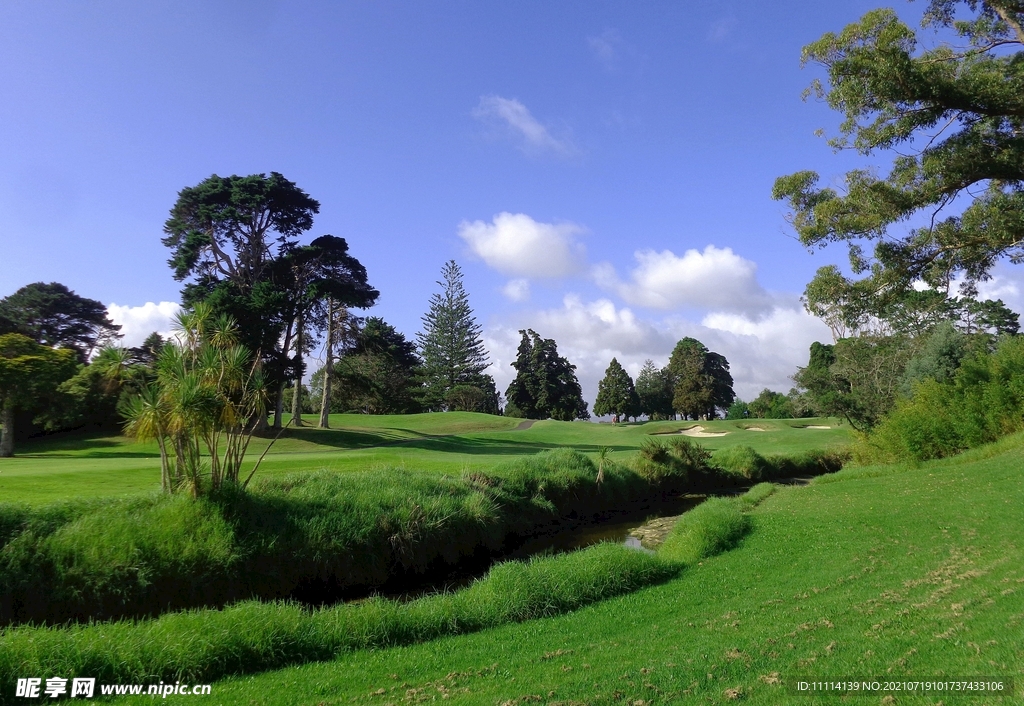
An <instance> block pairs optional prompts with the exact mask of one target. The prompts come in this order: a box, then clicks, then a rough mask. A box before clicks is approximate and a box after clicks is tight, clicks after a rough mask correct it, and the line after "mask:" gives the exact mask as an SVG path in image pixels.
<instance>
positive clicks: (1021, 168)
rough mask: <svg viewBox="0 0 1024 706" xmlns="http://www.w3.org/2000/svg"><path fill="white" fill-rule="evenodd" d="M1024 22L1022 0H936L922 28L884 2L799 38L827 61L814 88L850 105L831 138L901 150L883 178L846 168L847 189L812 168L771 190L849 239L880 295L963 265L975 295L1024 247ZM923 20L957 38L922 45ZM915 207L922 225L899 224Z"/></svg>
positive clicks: (812, 222)
mask: <svg viewBox="0 0 1024 706" xmlns="http://www.w3.org/2000/svg"><path fill="white" fill-rule="evenodd" d="M1022 27H1024V6H1022V5H1021V3H1019V2H1017V1H1016V0H968V1H966V2H957V0H931V2H930V3H929V5H928V9H927V11H926V12H925V15H924V22H923V31H922V32H917V31H915V30H914V29H912V28H911V27H909V26H907V25H906V24H905V23H904V22H902V21H901V20H900V19H899V18H898V17H897V15H896V13H895V12H894V11H893V10H891V9H879V10H873V11H871V12H869V13H867V14H866V15H864V17H862V18H861V20H860V21H859V22H855V23H853V24H851V25H849V26H847V27H846V28H845V29H844V30H843V31H842V32H840V33H839V34H834V33H831V32H830V33H828V34H825V35H824V36H823V37H822V38H821V39H819V40H818V41H817V42H814V43H812V44H810V45H809V46H807V47H805V48H804V53H803V60H804V61H805V62H815V63H817V64H820V65H821V66H823V67H824V68H825V70H826V71H827V73H828V81H827V85H822V84H820V83H817V82H815V84H814V85H813V86H812V91H813V92H814V93H816V94H817V95H818V96H819V97H821V98H823V99H824V100H825V101H826V102H827V103H828V105H829V106H830V107H832V108H833V109H835V110H837V111H839V112H840V113H842V114H843V116H844V120H843V122H842V124H841V125H840V128H839V134H838V135H837V136H836V137H835V138H833V139H832V140H831V141H830V142H831V144H832V145H833V146H834V147H836V148H851V149H854V150H856V151H858V152H860V153H861V154H863V155H872V154H875V153H877V152H879V151H883V150H888V151H890V153H895V154H896V156H895V158H894V159H893V162H892V167H891V169H890V171H889V173H888V174H886V175H884V176H877V175H876V173H875V172H874V170H872V169H870V168H863V169H855V170H853V171H850V172H848V173H847V174H846V177H845V179H844V180H843V181H844V183H843V188H842V189H841V190H839V189H834V188H828V187H826V188H819V187H818V186H817V183H818V181H819V177H818V175H817V174H816V173H814V172H807V171H804V172H797V173H795V174H792V175H789V176H786V177H781V178H779V179H778V180H777V181H776V183H775V187H774V191H773V194H774V196H775V198H777V199H783V200H785V201H786V202H787V203H788V204H789V206H790V207H791V208H792V209H793V215H792V222H793V225H794V227H795V228H796V230H797V233H798V234H799V236H800V239H801V241H802V242H803V243H805V244H806V245H809V246H824V245H827V244H829V243H833V242H844V243H847V244H848V245H849V249H850V257H851V261H852V263H853V266H854V270H855V271H856V272H858V273H865V272H868V273H869V275H868V280H869V285H868V287H867V289H868V290H870V291H871V292H873V293H875V294H878V295H880V296H882V297H884V296H886V295H887V293H889V292H901V291H905V290H907V289H909V288H910V285H911V284H912V283H913V282H914V281H915V280H923V281H924V282H926V283H927V284H929V285H931V286H932V287H933V288H935V289H937V290H939V291H945V290H946V289H947V287H948V286H949V285H950V283H951V282H952V281H953V279H954V278H956V277H962V278H963V280H964V281H965V283H966V285H967V286H966V288H965V290H964V291H965V292H966V293H970V292H971V291H972V289H973V284H974V283H976V282H978V281H980V280H984V279H985V278H986V277H987V276H988V273H989V272H990V270H991V268H992V266H993V265H994V264H995V263H996V262H997V261H998V260H999V259H1001V258H1004V257H1008V258H1010V259H1011V260H1013V261H1019V260H1020V259H1022V258H1024V248H1022V246H1021V243H1022V242H1024V217H1022V216H1024V188H1022V187H1024V142H1022V141H1021V138H1020V134H1021V130H1022V129H1024V62H1022V61H1021V57H1022V56H1024V53H1022V52H1021V46H1022V45H1024V28H1022ZM928 29H937V30H939V31H940V34H939V35H938V36H939V37H941V38H943V39H944V38H946V37H949V36H950V35H951V34H955V35H958V37H957V40H958V44H959V45H957V44H955V43H954V42H953V41H939V42H937V43H936V44H935V45H934V46H931V47H928V48H923V49H922V48H921V46H922V40H923V39H924V37H923V35H924V33H925V31H926V30H928ZM954 202H956V203H958V204H961V203H962V204H965V207H964V208H961V209H952V210H951V209H948V208H947V207H949V206H950V205H951V204H953V203H954ZM908 219H913V220H914V221H916V222H919V223H923V224H922V225H920V226H917V227H910V228H907V229H906V230H905V231H904V232H900V231H899V230H898V227H899V226H901V224H903V223H905V222H906V221H907V220H908ZM912 222H913V221H912ZM871 243H873V244H874V252H873V253H871V254H870V255H868V254H867V253H865V252H864V249H863V246H864V245H865V244H871Z"/></svg>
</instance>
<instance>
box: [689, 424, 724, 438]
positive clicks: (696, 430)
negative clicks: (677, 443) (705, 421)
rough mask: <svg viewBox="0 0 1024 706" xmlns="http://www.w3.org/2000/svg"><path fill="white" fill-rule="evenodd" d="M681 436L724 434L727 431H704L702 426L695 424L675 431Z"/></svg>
mask: <svg viewBox="0 0 1024 706" xmlns="http://www.w3.org/2000/svg"><path fill="white" fill-rule="evenodd" d="M676 433H677V434H682V435H683V436H725V435H726V434H728V433H729V432H727V431H704V427H702V426H696V427H690V428H689V429H681V430H679V431H677V432H676Z"/></svg>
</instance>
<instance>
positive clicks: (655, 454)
mask: <svg viewBox="0 0 1024 706" xmlns="http://www.w3.org/2000/svg"><path fill="white" fill-rule="evenodd" d="M710 459H711V454H710V453H709V452H708V451H707V450H706V449H705V448H704V447H703V446H701V445H700V444H696V443H694V442H692V441H690V440H689V439H684V438H682V437H675V438H673V439H672V440H671V441H669V442H668V443H667V444H665V443H663V442H662V441H660V440H658V439H652V438H651V437H647V438H646V439H644V440H643V442H642V443H641V444H640V451H639V453H638V454H637V455H636V457H635V458H634V460H633V469H634V470H635V471H636V472H637V473H638V474H640V475H641V476H643V477H644V478H646V479H648V480H651V481H655V482H661V481H665V480H668V479H678V480H681V481H685V480H687V479H689V478H690V477H691V476H693V475H695V474H700V473H705V472H706V471H707V469H708V461H709V460H710Z"/></svg>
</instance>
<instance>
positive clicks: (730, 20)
mask: <svg viewBox="0 0 1024 706" xmlns="http://www.w3.org/2000/svg"><path fill="white" fill-rule="evenodd" d="M735 27H736V17H734V16H732V15H730V16H729V17H723V18H722V19H720V20H717V21H716V22H712V23H711V28H710V29H708V35H707V36H708V41H710V42H720V41H722V40H723V39H725V38H726V37H728V36H729V35H730V34H732V31H733V29H734V28H735Z"/></svg>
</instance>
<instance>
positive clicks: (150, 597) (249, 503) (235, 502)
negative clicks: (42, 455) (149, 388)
mask: <svg viewBox="0 0 1024 706" xmlns="http://www.w3.org/2000/svg"><path fill="white" fill-rule="evenodd" d="M596 479H597V468H595V466H594V464H593V462H592V461H591V460H590V459H589V458H587V457H586V456H584V455H582V454H580V453H578V452H575V451H571V450H568V449H558V450H554V451H550V452H545V453H542V454H538V455H536V456H532V457H525V458H518V459H515V460H513V461H510V462H507V463H506V464H504V465H502V466H500V467H498V468H497V469H495V471H494V472H492V473H491V474H483V473H468V474H464V475H461V476H458V477H452V476H442V475H439V474H434V473H422V472H421V473H417V472H413V471H406V470H400V469H386V470H379V471H367V472H364V473H358V474H356V473H350V474H339V473H330V472H326V471H321V472H316V473H307V474H294V475H291V476H284V477H280V478H270V479H265V480H263V481H261V482H259V483H257V484H256V486H255V488H254V489H253V490H252V492H225V493H223V494H221V495H219V496H217V497H213V498H205V499H201V500H199V501H193V500H191V499H189V498H186V497H180V496H174V497H149V498H142V499H130V500H115V501H106V502H101V501H93V502H80V503H71V504H63V505H56V506H47V507H44V508H40V509H31V508H27V507H19V506H5V507H3V508H0V518H2V519H0V619H2V620H3V621H4V622H5V623H18V622H25V621H46V622H51V623H58V622H63V621H66V620H81V619H86V618H98V619H108V618H116V617H120V616H131V615H154V614H158V613H160V612H163V611H167V610H176V609H182V608H188V607H198V606H217V605H224V604H227V603H229V602H232V601H236V600H242V599H247V598H259V599H262V600H276V599H282V598H289V597H290V598H298V599H300V600H304V601H308V602H313V603H317V602H322V601H325V600H334V599H337V598H338V597H341V596H344V595H348V594H351V593H352V592H354V591H366V590H368V589H371V588H378V587H381V586H385V585H386V584H387V583H388V582H389V581H392V582H395V581H401V582H402V583H403V584H408V583H409V582H410V581H411V580H414V579H415V577H416V576H418V575H429V574H430V573H431V572H435V571H440V570H443V569H445V567H450V566H452V565H455V564H457V563H459V562H462V561H466V560H476V561H484V562H486V561H487V560H488V558H489V557H490V556H492V555H495V554H498V553H500V552H502V551H505V550H507V549H508V548H509V547H510V542H512V543H514V542H515V541H517V540H518V539H520V538H522V537H527V536H530V535H531V534H535V533H538V532H541V531H547V530H549V529H550V528H551V527H552V526H555V525H558V524H559V523H564V522H580V521H585V520H586V518H589V517H594V516H599V515H601V514H602V513H607V512H610V511H619V510H622V509H624V508H628V507H629V506H630V504H631V503H651V502H657V501H658V500H660V499H661V498H662V497H663V496H664V495H666V494H669V493H676V492H679V491H680V490H682V489H684V488H685V481H686V479H685V477H678V476H671V475H670V476H665V477H659V478H647V477H644V476H641V475H639V474H637V473H635V472H633V471H631V470H630V469H628V468H625V467H622V466H619V465H617V464H612V463H608V464H606V468H605V469H604V482H602V483H597V482H596ZM485 565H486V564H485Z"/></svg>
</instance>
